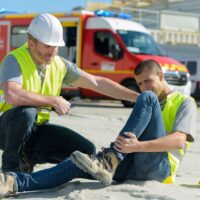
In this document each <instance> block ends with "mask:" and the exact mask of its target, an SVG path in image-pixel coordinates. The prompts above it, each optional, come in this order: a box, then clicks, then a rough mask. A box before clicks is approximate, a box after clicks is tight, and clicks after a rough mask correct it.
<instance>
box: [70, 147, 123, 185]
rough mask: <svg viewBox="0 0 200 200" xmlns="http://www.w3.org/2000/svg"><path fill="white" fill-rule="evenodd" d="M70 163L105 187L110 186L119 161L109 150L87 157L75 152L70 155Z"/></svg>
mask: <svg viewBox="0 0 200 200" xmlns="http://www.w3.org/2000/svg"><path fill="white" fill-rule="evenodd" d="M70 159H71V161H72V162H73V163H74V164H75V165H76V166H77V167H79V168H80V169H82V170H83V171H84V172H87V173H88V174H90V175H91V176H92V177H93V178H95V179H97V180H99V181H101V182H102V183H103V184H105V185H110V184H111V182H112V178H113V176H114V174H115V171H116V169H117V166H118V165H119V160H118V158H117V157H116V155H115V153H114V152H113V151H112V150H111V149H104V150H103V151H102V152H100V153H98V154H97V155H87V154H84V153H81V152H79V151H75V152H73V153H72V154H71V155H70Z"/></svg>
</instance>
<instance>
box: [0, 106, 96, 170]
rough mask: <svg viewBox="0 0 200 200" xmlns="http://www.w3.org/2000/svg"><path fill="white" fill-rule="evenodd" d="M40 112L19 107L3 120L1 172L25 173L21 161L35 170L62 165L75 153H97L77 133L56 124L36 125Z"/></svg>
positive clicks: (91, 144) (1, 120) (0, 132)
mask: <svg viewBox="0 0 200 200" xmlns="http://www.w3.org/2000/svg"><path fill="white" fill-rule="evenodd" d="M36 118H37V109H36V108H34V107H27V106H18V107H15V108H12V109H10V110H8V111H6V112H5V113H4V114H3V115H2V116H0V148H1V149H2V150H3V155H2V170H3V171H14V172H20V171H22V167H21V163H20V162H21V157H23V156H24V155H25V156H26V161H27V162H28V163H29V164H30V165H32V166H34V165H35V164H37V163H40V164H42V163H59V162H61V161H63V160H64V159H66V157H68V156H69V155H70V154H71V153H72V152H73V151H76V150H79V151H81V152H84V153H87V154H94V153H95V152H96V149H95V146H94V144H93V143H92V142H90V141H89V140H87V139H86V138H84V137H83V136H81V135H79V134H78V133H76V132H75V131H73V130H71V129H69V128H66V127H62V126H58V125H55V124H50V123H44V124H42V125H36V123H35V122H36Z"/></svg>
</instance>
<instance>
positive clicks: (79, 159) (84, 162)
mask: <svg viewBox="0 0 200 200" xmlns="http://www.w3.org/2000/svg"><path fill="white" fill-rule="evenodd" d="M70 160H71V161H72V162H73V163H74V164H75V165H76V166H77V167H78V168H80V169H82V170H83V171H84V172H86V173H88V174H90V175H91V176H92V177H93V178H94V179H97V180H98V181H100V182H102V183H103V184H104V185H110V184H111V182H112V177H111V175H110V174H109V173H108V172H107V171H106V170H102V172H99V171H98V170H94V169H93V168H92V163H91V161H90V159H89V158H88V157H87V156H85V155H84V154H82V153H81V152H79V151H75V152H73V153H72V154H71V156H70Z"/></svg>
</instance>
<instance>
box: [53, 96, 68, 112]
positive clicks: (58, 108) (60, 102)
mask: <svg viewBox="0 0 200 200" xmlns="http://www.w3.org/2000/svg"><path fill="white" fill-rule="evenodd" d="M70 106H71V104H70V102H69V101H67V100H65V99H64V98H63V97H61V96H59V97H56V103H55V105H54V106H53V108H54V110H55V112H56V113H57V114H58V115H64V114H66V113H68V112H69V109H70Z"/></svg>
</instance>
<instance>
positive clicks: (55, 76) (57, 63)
mask: <svg viewBox="0 0 200 200" xmlns="http://www.w3.org/2000/svg"><path fill="white" fill-rule="evenodd" d="M10 54H12V55H13V56H14V57H15V58H16V59H17V61H18V63H19V65H20V67H21V71H22V77H23V84H22V88H23V89H25V90H28V91H31V92H35V93H38V94H43V95H51V96H59V95H60V91H61V87H62V82H63V79H64V76H65V74H66V72H67V70H66V66H65V64H64V62H63V61H62V60H61V59H60V57H59V56H55V58H54V59H53V61H52V63H51V64H50V65H47V66H46V72H45V77H44V81H43V83H42V84H41V78H40V75H39V74H38V71H37V67H36V65H35V63H34V62H33V60H32V58H31V56H30V54H29V52H28V47H27V44H25V45H23V46H21V47H19V48H18V49H16V50H14V51H12V52H10ZM0 100H1V101H0V112H5V111H7V110H9V109H10V108H12V107H13V106H12V105H9V104H7V103H6V102H5V101H4V96H3V91H2V90H0ZM50 110H51V108H47V109H42V108H38V117H37V124H41V123H44V122H46V121H48V120H49V118H50Z"/></svg>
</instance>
